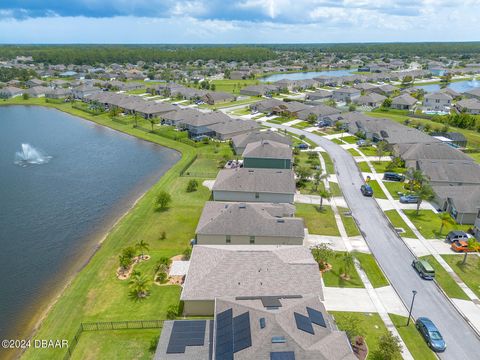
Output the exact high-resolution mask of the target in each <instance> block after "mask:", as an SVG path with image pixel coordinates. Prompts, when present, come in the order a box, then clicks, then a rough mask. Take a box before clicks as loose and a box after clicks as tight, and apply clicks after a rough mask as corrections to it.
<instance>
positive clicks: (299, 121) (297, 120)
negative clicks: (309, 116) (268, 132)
mask: <svg viewBox="0 0 480 360" xmlns="http://www.w3.org/2000/svg"><path fill="white" fill-rule="evenodd" d="M302 121H303V120H300V119H295V120H292V121H287V122H285V123H283V125H285V126H292V125H295V124H298V123H301V122H302Z"/></svg>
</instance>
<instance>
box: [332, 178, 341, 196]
mask: <svg viewBox="0 0 480 360" xmlns="http://www.w3.org/2000/svg"><path fill="white" fill-rule="evenodd" d="M329 185H330V192H331V193H332V196H342V195H343V194H342V190H341V189H340V186H339V185H338V184H337V183H336V182H333V181H330V182H329Z"/></svg>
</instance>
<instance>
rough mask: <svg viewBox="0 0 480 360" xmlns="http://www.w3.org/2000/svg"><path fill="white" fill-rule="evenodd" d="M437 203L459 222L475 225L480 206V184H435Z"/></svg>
mask: <svg viewBox="0 0 480 360" xmlns="http://www.w3.org/2000/svg"><path fill="white" fill-rule="evenodd" d="M433 191H434V192H435V195H436V196H435V203H436V204H437V205H438V208H439V209H441V210H442V211H446V212H448V213H449V214H450V215H451V216H452V218H453V219H455V221H456V222H457V223H458V224H463V225H465V224H468V225H473V224H474V223H475V221H476V219H477V215H478V209H479V207H480V185H476V186H433Z"/></svg>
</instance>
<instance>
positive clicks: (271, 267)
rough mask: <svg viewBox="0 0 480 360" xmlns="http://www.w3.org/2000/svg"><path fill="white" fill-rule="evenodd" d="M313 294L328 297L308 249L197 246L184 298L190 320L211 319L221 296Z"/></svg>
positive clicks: (261, 246) (185, 286)
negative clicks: (217, 300)
mask: <svg viewBox="0 0 480 360" xmlns="http://www.w3.org/2000/svg"><path fill="white" fill-rule="evenodd" d="M307 294H312V295H315V296H317V297H319V298H320V299H323V289H322V283H321V278H320V272H319V271H318V264H317V262H316V261H315V260H314V259H313V256H312V254H311V252H310V250H309V249H308V248H307V247H304V246H291V245H194V246H193V250H192V255H191V257H190V265H189V268H188V273H187V275H186V278H185V282H184V284H183V290H182V294H181V295H180V300H181V301H183V304H184V307H183V314H184V315H185V316H211V315H213V314H214V311H215V300H216V299H218V298H223V297H246V296H255V297H268V296H281V295H307Z"/></svg>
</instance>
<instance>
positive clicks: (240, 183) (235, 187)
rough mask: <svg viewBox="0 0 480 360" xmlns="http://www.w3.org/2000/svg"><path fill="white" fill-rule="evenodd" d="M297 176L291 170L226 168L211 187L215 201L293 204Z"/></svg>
mask: <svg viewBox="0 0 480 360" xmlns="http://www.w3.org/2000/svg"><path fill="white" fill-rule="evenodd" d="M295 191H296V189H295V177H294V174H293V171H292V170H290V169H284V170H278V169H247V168H236V169H223V170H220V172H219V173H218V175H217V179H216V180H215V183H214V185H213V188H212V192H213V200H215V201H245V202H249V201H251V202H269V203H270V202H271V203H291V204H293V201H294V195H295Z"/></svg>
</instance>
